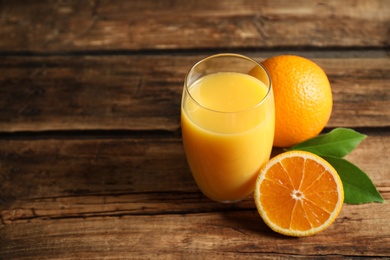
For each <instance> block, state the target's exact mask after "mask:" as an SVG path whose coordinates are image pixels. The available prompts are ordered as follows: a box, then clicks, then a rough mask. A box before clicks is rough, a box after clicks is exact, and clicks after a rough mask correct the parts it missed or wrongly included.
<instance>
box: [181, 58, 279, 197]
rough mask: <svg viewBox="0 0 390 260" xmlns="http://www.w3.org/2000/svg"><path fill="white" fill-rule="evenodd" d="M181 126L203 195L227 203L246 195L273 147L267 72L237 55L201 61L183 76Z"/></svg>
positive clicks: (257, 64)
mask: <svg viewBox="0 0 390 260" xmlns="http://www.w3.org/2000/svg"><path fill="white" fill-rule="evenodd" d="M181 127H182V137H183V145H184V150H185V153H186V157H187V161H188V164H189V167H190V170H191V173H192V175H193V177H194V179H195V181H196V183H197V185H198V187H199V188H200V190H201V191H202V192H203V194H204V195H206V196H207V197H208V198H210V199H212V200H214V201H217V202H225V203H229V202H237V201H240V200H242V199H244V198H245V197H247V196H248V195H249V194H250V193H252V192H253V189H254V185H255V180H256V178H257V175H258V173H259V170H260V169H261V168H262V166H264V165H265V164H266V163H267V161H268V160H269V158H270V154H271V150H272V144H273V139H274V128H275V109H274V98H273V92H272V87H271V80H270V77H269V75H268V72H267V71H266V70H265V69H264V67H263V66H262V65H260V64H259V63H257V62H256V61H254V60H252V59H250V58H248V57H246V56H243V55H239V54H231V53H224V54H217V55H213V56H210V57H207V58H205V59H203V60H201V61H199V62H198V63H196V64H195V65H194V66H193V67H192V68H191V69H190V71H189V72H188V74H187V75H186V78H185V82H184V89H183V95H182V102H181Z"/></svg>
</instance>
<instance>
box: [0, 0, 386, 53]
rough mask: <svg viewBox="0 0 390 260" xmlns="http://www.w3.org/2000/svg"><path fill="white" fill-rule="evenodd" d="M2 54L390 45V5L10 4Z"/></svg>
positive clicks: (5, 4)
mask: <svg viewBox="0 0 390 260" xmlns="http://www.w3.org/2000/svg"><path fill="white" fill-rule="evenodd" d="M0 17H1V19H0V51H14V52H63V51H88V52H89V51H93V50H99V51H101V50H156V49H163V50H167V49H205V48H209V49H210V48H212V49H215V48H274V47H299V48H300V47H302V46H305V47H316V48H323V47H332V48H334V47H335V46H339V47H350V46H353V47H364V48H366V47H386V46H389V43H390V37H389V22H390V2H389V1H387V0H370V1H353V0H347V1H338V0H331V1H309V0H299V1H245V0H240V1H231V0H230V1H224V2H223V3H221V2H220V1H207V0H201V1H196V0H187V1H169V0H158V1H155V0H136V1H118V0H116V1H50V2H45V1H34V2H30V3H29V4H26V3H25V1H23V0H4V1H2V2H1V6H0Z"/></svg>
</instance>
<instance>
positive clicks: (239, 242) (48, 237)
mask: <svg viewBox="0 0 390 260" xmlns="http://www.w3.org/2000/svg"><path fill="white" fill-rule="evenodd" d="M373 212H375V213H374V214H373ZM388 213H389V207H383V205H377V204H375V205H369V206H367V205H363V206H350V205H347V206H345V207H344V208H343V209H342V212H341V213H340V215H339V218H338V219H337V220H336V222H335V223H334V224H333V225H332V226H331V227H329V228H328V229H327V230H326V231H324V232H322V233H318V234H317V235H316V236H314V237H304V238H299V239H297V238H288V237H284V236H281V235H278V234H275V233H274V232H272V231H271V230H270V229H269V228H268V227H267V226H266V225H265V224H264V223H263V222H262V220H261V218H260V216H259V215H258V213H257V212H256V210H255V209H252V210H246V211H231V212H221V213H215V212H214V213H199V214H163V215H141V216H129V215H127V216H118V217H96V218H87V219H80V218H79V219H77V218H68V219H66V218H65V219H48V220H46V221H41V222H31V223H21V224H18V225H16V226H13V225H7V226H5V227H3V228H2V229H0V235H1V236H0V244H1V243H3V247H2V248H3V250H2V251H0V257H2V258H3V259H10V258H16V259H24V258H27V259H33V258H34V257H38V258H39V259H75V258H81V259H85V258H89V257H90V256H91V255H93V256H94V259H132V258H142V259H151V258H164V259H172V258H173V259H177V258H180V259H182V258H185V259H201V258H204V257H206V258H213V259H226V258H228V259H237V258H256V259H258V258H263V257H264V258H266V259H267V258H272V259H274V258H275V257H278V258H282V259H295V258H296V259H302V258H310V259H324V256H325V258H326V259H332V256H334V257H335V259H340V258H342V257H341V256H340V255H344V256H347V257H348V258H353V257H356V258H358V257H360V258H361V257H363V258H366V257H378V258H379V257H386V256H388V255H389V254H390V249H389V247H388V246H384V245H386V244H388V243H389V242H390V237H389V235H388V234H389V232H388V220H387V218H386V217H384V216H386V215H387V214H388ZM377 225H382V227H383V228H382V231H378V226H377ZM340 241H343V242H342V243H341V242H340ZM325 245H326V246H325ZM69 249H72V250H69ZM276 252H277V253H276ZM336 255H337V257H336Z"/></svg>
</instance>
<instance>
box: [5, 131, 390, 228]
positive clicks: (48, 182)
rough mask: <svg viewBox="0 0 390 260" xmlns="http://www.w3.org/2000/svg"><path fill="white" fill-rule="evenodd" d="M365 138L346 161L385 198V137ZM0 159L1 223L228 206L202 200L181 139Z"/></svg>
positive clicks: (389, 183)
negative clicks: (361, 171) (361, 173)
mask: <svg viewBox="0 0 390 260" xmlns="http://www.w3.org/2000/svg"><path fill="white" fill-rule="evenodd" d="M368 134H369V136H368V138H367V139H366V140H364V141H363V143H362V144H360V146H359V147H358V148H357V149H356V150H355V151H354V152H353V153H351V154H350V155H348V157H347V158H348V159H349V160H350V161H351V162H354V163H356V164H357V165H358V166H359V167H360V168H361V169H363V170H364V171H366V172H367V173H368V174H369V176H370V178H371V179H372V180H373V182H374V184H375V185H376V186H377V187H378V189H379V191H380V192H381V193H383V194H387V195H386V196H389V195H390V194H389V192H390V190H389V187H390V172H389V171H388V169H389V168H390V161H389V160H388V159H387V158H386V157H384V156H378V154H389V152H390V150H389V149H390V148H389V146H388V145H387V144H388V143H389V142H390V136H389V134H388V133H386V132H382V131H377V132H375V131H372V132H369V133H368ZM279 152H281V150H280V149H275V150H274V154H277V153H279ZM0 158H1V167H2V174H1V175H0V177H1V180H0V198H2V199H1V201H0V209H1V215H2V221H3V224H11V223H13V222H15V221H16V222H17V221H23V220H30V219H39V218H41V219H44V218H56V217H71V216H77V217H84V216H85V217H88V216H89V215H97V216H99V215H103V216H104V215H110V214H114V215H115V214H119V215H120V214H124V215H126V214H130V215H131V214H159V213H160V214H161V213H164V212H165V213H167V212H168V213H172V212H189V211H192V212H196V211H206V212H207V211H213V210H215V209H219V208H220V207H221V208H226V206H221V205H223V204H218V203H217V204H216V203H212V202H209V201H208V200H207V199H204V198H203V196H202V195H201V194H200V192H199V190H198V188H197V187H196V184H195V182H194V181H193V179H192V176H191V174H190V172H189V169H188V166H187V163H186V160H185V156H184V152H183V147H182V143H181V138H180V137H171V138H167V137H165V138H158V137H153V138H145V137H144V138H130V137H127V138H114V139H112V138H104V139H77V138H76V139H63V140H61V139H40V140H0ZM21 184H23V185H22V186H21ZM188 203H191V204H188ZM168 205H170V206H168ZM252 206H253V205H252ZM164 207H166V208H164ZM384 207H387V206H384ZM233 208H234V206H233ZM387 208H388V207H387ZM389 210H390V208H389Z"/></svg>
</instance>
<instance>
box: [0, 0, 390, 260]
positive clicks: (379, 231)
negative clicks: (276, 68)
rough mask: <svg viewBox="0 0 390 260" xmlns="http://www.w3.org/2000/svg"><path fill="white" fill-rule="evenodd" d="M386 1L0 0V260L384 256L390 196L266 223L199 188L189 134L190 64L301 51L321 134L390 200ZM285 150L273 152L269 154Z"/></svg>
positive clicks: (388, 250) (388, 248)
mask: <svg viewBox="0 0 390 260" xmlns="http://www.w3.org/2000/svg"><path fill="white" fill-rule="evenodd" d="M389 45H390V1H387V0H368V1H364V0H362V1H352V0H351V1H337V0H334V1H306V0H300V1H285V2H279V1H278V2H276V3H273V2H272V1H243V0H242V1H205V0H202V1H195V0H187V1H169V0H157V1H152V0H140V1H65V0H64V1H22V0H4V1H1V2H0V67H1V70H0V217H1V223H0V259H127V258H145V259H154V258H173V259H240V258H256V259H260V258H261V259H273V258H278V259H301V258H302V257H304V258H306V257H307V258H310V259H324V258H326V259H328V258H330V259H338V258H343V257H345V258H349V259H355V258H359V259H360V257H363V258H368V257H373V258H382V257H383V258H386V257H390V219H389V215H390V203H387V204H379V203H372V204H364V205H346V204H344V206H343V209H342V211H341V214H340V216H339V217H338V218H337V220H336V221H335V223H334V224H333V225H332V226H331V227H329V228H328V229H327V230H325V231H323V232H321V233H318V234H317V235H315V236H312V237H305V238H290V237H285V236H282V235H278V234H276V233H274V232H272V231H271V230H270V229H269V228H268V227H267V226H266V225H265V224H264V222H263V221H262V220H261V218H260V216H259V215H258V213H257V211H256V208H255V204H254V202H253V199H252V198H250V197H249V198H247V199H245V200H244V201H242V202H240V203H237V204H232V205H225V204H218V203H214V202H212V201H210V200H208V199H207V198H205V197H204V196H203V195H202V194H201V193H200V191H199V190H198V188H197V186H196V184H195V183H194V180H193V179H192V176H191V174H190V171H189V169H188V166H187V163H186V160H185V156H184V152H183V147H182V142H181V134H180V118H179V115H180V98H181V92H182V87H183V80H184V76H185V74H186V72H187V71H188V70H189V68H190V67H191V66H192V64H193V63H194V62H196V61H198V60H199V59H201V58H203V57H205V56H207V55H210V54H214V53H220V52H235V53H241V54H244V55H248V56H250V57H252V58H255V59H256V60H258V61H262V60H264V59H265V58H267V57H271V56H274V55H277V54H285V53H289V54H297V55H301V56H304V57H307V58H309V59H312V60H313V61H315V62H317V63H318V64H319V65H320V66H321V67H323V69H324V70H325V72H326V73H327V74H328V76H329V79H330V82H331V85H332V90H333V97H334V107H333V113H332V117H331V119H330V121H329V123H328V125H327V127H326V129H325V130H324V131H329V130H330V129H333V128H335V127H350V128H353V129H356V130H358V131H360V132H362V133H365V134H367V135H368V138H367V139H366V140H365V141H364V142H363V143H362V144H361V145H359V146H358V148H357V149H356V150H355V151H353V152H352V154H350V155H349V156H348V159H349V160H350V161H352V162H354V163H356V164H357V165H358V166H359V167H360V168H362V169H363V170H364V171H365V172H367V173H368V175H369V176H370V178H371V179H372V180H373V182H374V184H375V185H376V186H377V187H378V190H379V191H380V192H381V194H382V196H383V197H384V198H385V199H386V200H387V201H388V202H389V201H390V160H389V154H390V58H389V52H390V48H389ZM278 152H280V150H277V149H275V150H274V153H278Z"/></svg>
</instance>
